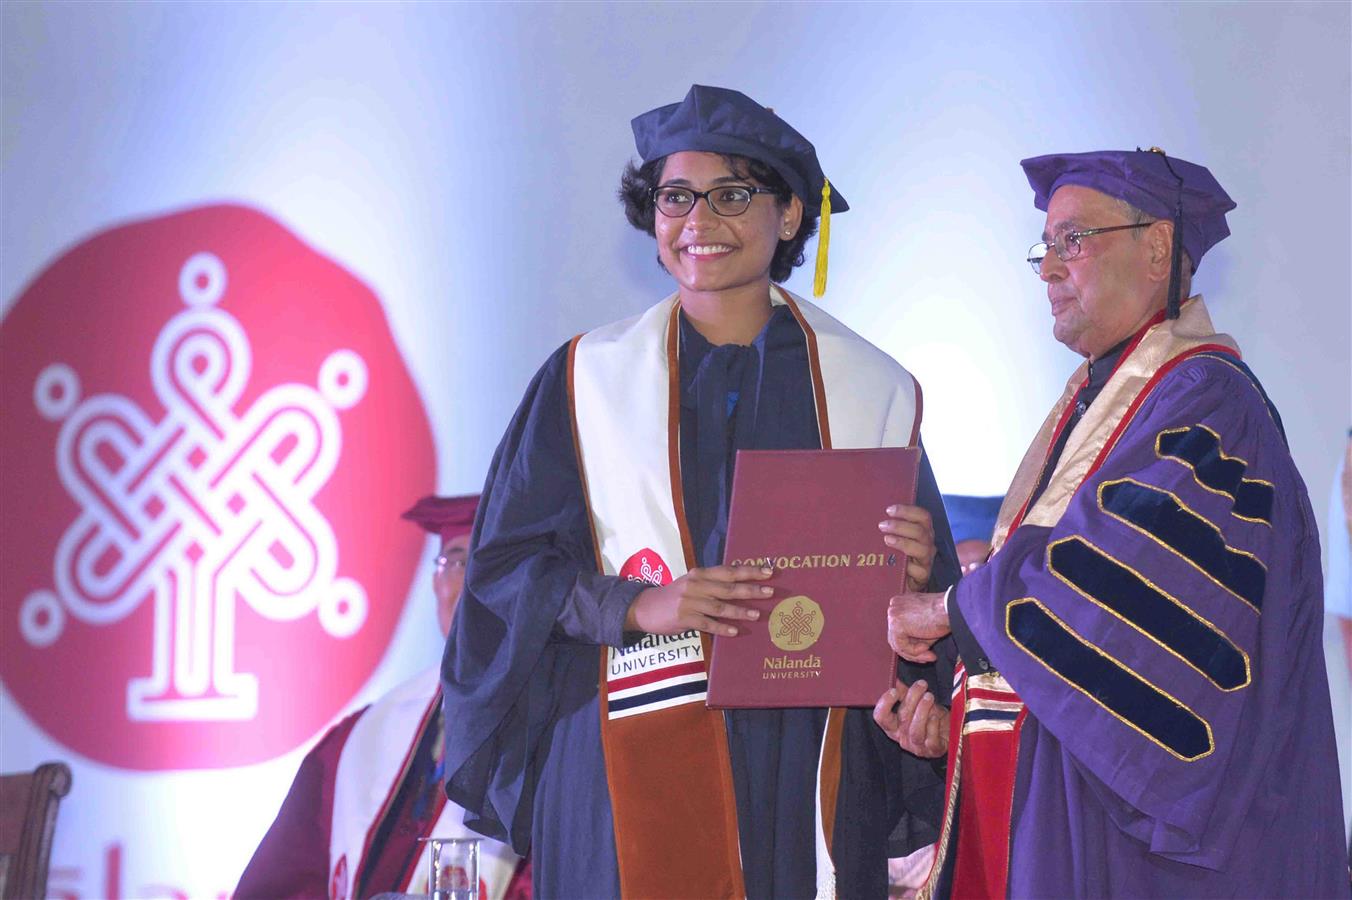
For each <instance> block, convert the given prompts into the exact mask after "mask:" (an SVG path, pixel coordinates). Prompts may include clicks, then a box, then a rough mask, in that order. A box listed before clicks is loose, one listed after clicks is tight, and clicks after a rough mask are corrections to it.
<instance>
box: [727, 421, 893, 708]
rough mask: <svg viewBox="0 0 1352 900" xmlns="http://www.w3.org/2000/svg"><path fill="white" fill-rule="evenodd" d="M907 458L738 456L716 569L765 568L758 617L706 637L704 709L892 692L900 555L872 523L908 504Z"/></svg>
mask: <svg viewBox="0 0 1352 900" xmlns="http://www.w3.org/2000/svg"><path fill="white" fill-rule="evenodd" d="M919 467H920V449H919V448H918V447H884V448H879V449H870V450H742V451H739V452H738V454H737V468H736V470H735V472H734V475H733V483H732V505H731V509H730V510H729V513H728V540H727V546H726V549H725V550H724V556H723V561H724V562H725V563H738V562H740V563H744V564H758V563H761V562H763V561H765V560H769V564H770V565H771V566H773V567H774V570H775V574H774V576H773V577H771V578H770V579H769V581H768V582H764V583H766V584H769V585H770V586H771V587H773V588H774V589H775V592H774V595H773V596H772V597H770V598H768V599H766V600H752V601H746V602H747V605H749V606H753V607H755V608H756V609H759V610H760V611H761V617H760V619H759V620H758V621H755V622H741V621H739V622H738V623H737V628H738V630H739V631H740V632H741V633H740V634H738V635H737V636H736V637H724V636H721V635H720V636H717V637H715V638H714V646H713V657H712V659H711V661H710V664H709V691H708V699H707V703H708V705H709V706H712V707H789V706H800V707H801V706H873V705H874V704H875V703H877V702H878V698H879V697H881V696H882V694H883V692H884V691H886V690H887V689H888V688H889V687H891V686H892V684H893V681H894V679H895V672H896V659H897V658H896V655H895V654H894V653H893V652H892V648H891V646H890V645H889V644H888V643H887V605H888V601H889V599H890V598H891V597H892V596H893V595H894V594H898V593H900V592H901V590H902V588H903V586H904V584H905V573H906V555H905V554H904V553H902V552H901V551H899V550H894V549H892V548H890V547H888V546H887V545H886V544H884V543H883V535H882V532H880V531H879V530H878V523H879V522H880V521H882V520H883V519H884V518H886V513H885V512H884V510H886V508H887V507H888V506H890V505H892V504H893V503H906V504H911V503H914V502H915V485H916V477H917V473H918V471H919Z"/></svg>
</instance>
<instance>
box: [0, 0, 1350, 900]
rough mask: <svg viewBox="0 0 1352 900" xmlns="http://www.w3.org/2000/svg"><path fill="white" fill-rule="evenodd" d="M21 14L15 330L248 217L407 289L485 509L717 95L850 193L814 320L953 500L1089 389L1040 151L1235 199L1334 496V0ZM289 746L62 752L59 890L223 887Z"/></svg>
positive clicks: (642, 292) (412, 331) (1346, 289)
mask: <svg viewBox="0 0 1352 900" xmlns="http://www.w3.org/2000/svg"><path fill="white" fill-rule="evenodd" d="M0 25H3V34H2V35H0V56H2V60H0V67H2V70H0V72H2V77H3V83H2V86H3V95H2V97H0V100H2V102H3V110H2V112H3V128H2V130H0V142H2V143H0V154H2V156H0V190H2V191H3V218H2V219H0V302H3V304H4V306H3V308H2V310H0V311H7V310H8V309H9V308H10V306H11V305H12V304H13V302H14V301H15V299H16V298H17V297H18V296H19V294H20V293H21V292H22V291H23V289H24V287H25V285H26V284H27V283H28V282H29V281H30V280H31V279H32V278H33V277H34V276H35V275H36V274H37V273H38V272H39V271H41V269H42V268H43V267H44V266H45V265H47V264H48V263H49V262H51V261H52V260H53V259H54V258H55V257H56V256H57V255H58V254H59V253H60V252H61V251H62V250H63V249H64V248H65V247H67V246H69V245H71V244H72V243H74V242H76V241H79V240H82V239H84V238H85V237H87V236H89V235H90V234H92V233H94V232H96V231H99V230H102V229H104V228H107V227H109V226H110V225H113V224H116V223H118V222H121V221H124V220H127V219H131V218H137V217H143V216H147V215H155V214H160V213H163V212H166V211H170V210H175V209H180V208H184V207H190V206H196V205H200V204H204V203H208V202H216V201H237V202H243V203H246V204H249V205H252V206H256V207H258V208H260V209H261V210H263V211H265V212H267V213H269V214H270V215H272V216H274V217H275V218H277V219H280V220H281V221H282V222H283V223H285V224H286V225H287V226H288V227H289V228H290V229H291V230H292V231H293V232H295V233H296V234H297V235H298V236H300V237H301V238H302V239H303V240H305V241H307V242H309V243H310V244H312V245H313V246H315V247H316V248H318V249H319V250H320V251H321V252H323V253H326V254H328V255H330V256H332V257H333V258H334V259H335V260H337V261H338V262H339V263H340V264H342V265H343V266H345V267H346V268H347V269H349V270H350V271H352V272H354V273H356V274H357V275H358V276H359V277H360V278H361V279H363V280H364V281H365V282H366V283H367V284H368V285H369V286H370V287H371V288H372V289H373V290H374V291H375V293H376V294H377V295H378V296H379V297H380V298H381V300H382V301H383V303H384V305H385V310H386V313H387V315H388V317H389V319H390V323H391V326H392V328H393V331H394V334H395V339H396V341H397V343H398V344H399V346H400V347H401V349H402V351H403V353H404V355H405V358H406V360H407V362H408V365H409V367H410V369H411V370H412V373H413V376H414V379H415V382H416V383H417V385H418V387H419V389H420V391H421V392H422V396H423V399H424V402H425V404H426V406H427V409H428V411H429V413H430V416H431V420H432V425H433V433H434V436H435V439H436V443H437V448H438V486H439V488H440V489H441V491H442V492H444V493H462V492H469V491H475V490H477V489H478V488H479V486H480V485H481V483H482V479H483V474H484V471H485V469H486V466H487V463H488V461H489V458H490V456H491V454H492V452H493V449H494V447H495V445H496V443H497V439H498V437H499V435H500V433H501V431H502V429H503V427H504V426H505V424H506V421H507V418H508V416H509V415H510V414H511V412H512V410H513V409H514V407H515V404H516V402H517V400H518V399H519V397H520V394H521V391H522V390H523V388H524V387H525V385H526V383H527V381H528V380H529V378H530V377H531V375H532V374H533V373H534V371H535V369H536V367H537V366H538V365H539V364H540V362H542V361H543V359H544V358H545V356H546V355H547V354H548V353H549V352H550V351H551V350H552V349H553V348H555V347H557V346H558V345H559V344H560V343H561V342H563V341H564V340H566V339H567V338H568V337H570V336H571V335H572V334H574V333H576V332H578V331H581V330H584V329H587V328H590V327H593V326H595V325H598V324H600V323H602V322H605V321H609V320H611V319H614V318H618V317H620V316H624V315H628V314H631V313H633V312H636V311H638V310H639V309H641V308H643V307H644V306H645V305H647V304H648V303H650V302H652V301H653V300H654V299H656V298H657V297H659V296H661V295H663V294H665V293H666V291H667V290H668V286H667V282H666V280H665V277H664V276H663V274H662V273H661V271H660V270H659V269H658V267H657V265H656V262H655V260H654V257H655V251H654V248H653V247H652V245H651V241H650V239H648V238H647V237H646V236H643V235H641V234H639V233H638V232H636V231H634V230H632V229H631V228H629V227H628V225H627V224H625V222H624V219H623V215H622V212H621V210H620V207H619V205H618V203H617V202H616V200H615V199H614V195H615V190H616V187H617V183H618V176H619V172H620V169H621V167H622V166H623V164H624V163H625V162H626V160H628V159H629V158H630V157H631V156H632V154H633V145H632V138H631V135H630V131H629V124H628V123H629V119H630V117H632V116H633V115H635V114H637V113H639V112H642V111H644V110H646V109H649V108H651V107H653V106H656V105H659V104H662V103H668V102H672V101H676V100H679V99H680V98H681V97H682V96H683V95H684V94H685V92H686V90H687V89H688V87H689V85H690V84H691V83H692V82H700V83H705V84H717V85H725V86H730V87H736V88H738V89H740V90H743V91H745V92H746V93H748V94H750V95H751V96H752V97H754V98H756V99H757V100H759V101H760V102H762V103H765V104H766V105H769V106H773V107H774V108H775V109H776V110H777V111H778V112H779V113H780V114H781V115H782V116H784V117H785V118H786V119H788V120H789V121H790V122H792V123H793V124H794V125H795V126H796V127H798V128H799V129H800V130H801V131H802V132H803V133H804V134H806V135H807V136H808V137H809V138H810V139H812V140H813V141H814V143H816V145H817V148H818V152H819V155H820V157H821V159H822V161H823V163H824V166H825V168H826V171H827V173H828V175H829V176H830V177H831V179H832V181H833V183H836V184H838V185H839V186H840V189H841V191H842V192H843V193H844V194H845V195H846V196H847V197H848V198H849V199H850V202H851V204H852V210H851V212H849V213H848V214H846V215H843V216H841V217H839V218H837V219H834V220H833V223H832V232H833V233H832V245H831V251H832V252H831V281H830V290H829V292H828V294H827V297H826V306H827V308H828V309H830V310H831V311H833V312H834V313H835V314H836V315H837V316H839V317H840V318H841V319H843V320H844V321H845V322H846V323H847V324H849V325H851V326H852V327H853V328H855V329H856V330H858V331H860V332H861V333H863V334H865V335H867V336H869V337H870V338H871V339H872V340H873V341H874V342H876V343H877V344H878V345H880V346H881V347H883V348H884V349H886V350H887V351H889V352H890V353H892V354H893V355H895V356H896V357H897V358H898V359H900V360H901V361H902V362H903V363H904V364H906V365H907V366H908V368H910V369H911V370H912V371H913V372H914V373H916V375H917V376H918V377H919V378H920V379H921V381H922V383H923V384H924V386H925V393H926V422H925V429H924V436H925V440H926V443H927V445H928V447H929V450H930V452H931V455H932V458H933V459H934V462H935V468H936V472H937V475H938V478H939V482H940V486H941V488H942V489H944V490H945V491H947V492H957V493H982V494H992V493H999V492H1001V491H1002V490H1003V489H1004V487H1005V485H1006V484H1007V482H1008V479H1009V477H1010V475H1011V474H1012V471H1013V468H1014V466H1015V464H1016V463H1017V461H1018V458H1019V456H1020V455H1021V452H1022V450H1023V448H1024V446H1025V445H1026V443H1027V441H1028V439H1029V438H1030V436H1031V434H1032V433H1033V431H1034V430H1035V428H1036V427H1037V425H1038V423H1039V422H1040V421H1041V417H1042V415H1043V414H1044V413H1045V410H1046V408H1047V407H1048V405H1049V404H1050V403H1051V401H1052V399H1053V398H1054V397H1055V396H1056V394H1057V393H1058V391H1059V388H1060V386H1061V384H1062V383H1063V381H1064V379H1065V377H1066V376H1067V374H1068V373H1069V371H1070V370H1071V369H1072V368H1073V366H1074V365H1075V363H1076V360H1075V358H1074V357H1073V356H1072V355H1071V354H1070V353H1069V352H1068V351H1066V350H1064V349H1063V348H1061V347H1060V346H1059V345H1057V344H1056V343H1055V342H1054V341H1053V340H1052V339H1051V336H1050V327H1049V326H1050V317H1049V314H1048V309H1047V303H1046V298H1045V294H1044V292H1043V290H1042V289H1041V286H1040V284H1039V283H1038V281H1037V280H1036V278H1035V277H1034V276H1033V274H1032V273H1031V272H1030V271H1029V269H1028V266H1027V265H1026V263H1025V262H1024V256H1025V251H1026V249H1027V247H1028V246H1029V245H1030V244H1031V243H1033V241H1034V240H1035V239H1036V238H1037V236H1038V234H1039V232H1040V231H1041V228H1042V219H1041V215H1040V214H1039V213H1038V212H1037V211H1036V210H1034V209H1033V207H1032V203H1031V192H1030V191H1029V190H1028V188H1027V184H1026V182H1025V181H1024V178H1023V175H1022V172H1021V171H1020V170H1019V168H1018V160H1019V159H1020V158H1023V157H1026V156H1032V155H1037V154H1041V153H1047V152H1053V151H1082V150H1091V149H1102V148H1129V147H1134V146H1137V145H1139V146H1142V147H1149V146H1151V145H1158V146H1161V147H1163V148H1164V149H1166V150H1167V151H1169V153H1170V154H1172V155H1177V156H1180V157H1183V158H1186V159H1189V160H1192V161H1195V162H1200V163H1203V164H1206V165H1208V166H1209V167H1210V168H1211V169H1212V171H1213V172H1214V174H1215V175H1216V177H1217V178H1218V179H1219V181H1220V182H1221V184H1222V185H1224V186H1225V188H1226V189H1227V191H1228V192H1229V193H1230V194H1231V196H1233V197H1234V198H1235V200H1236V201H1237V202H1238V204H1239V208H1238V209H1237V210H1236V211H1235V212H1234V213H1233V214H1231V217H1230V221H1231V228H1232V230H1233V235H1232V237H1231V238H1230V239H1229V240H1227V241H1225V242H1224V243H1222V244H1220V245H1219V246H1218V247H1217V248H1216V249H1214V250H1212V251H1211V252H1210V253H1209V254H1208V255H1207V257H1206V259H1205V260H1204V262H1203V264H1202V267H1201V269H1200V271H1199V273H1198V276H1197V278H1196V280H1195V282H1194V287H1195V289H1197V290H1200V291H1201V292H1202V293H1204V294H1205V295H1206V296H1207V297H1208V302H1209V304H1210V306H1211V308H1212V312H1213V315H1214V317H1215V318H1216V320H1217V322H1218V325H1219V327H1220V328H1221V330H1223V331H1227V332H1230V333H1232V334H1233V335H1235V336H1236V337H1237V338H1238V340H1239V342H1240V344H1241V346H1242V347H1243V348H1244V349H1245V355H1246V357H1247V359H1248V360H1249V362H1250V363H1251V364H1252V365H1253V367H1254V368H1255V370H1256V371H1257V372H1258V373H1259V375H1260V377H1261V378H1262V379H1263V381H1264V384H1265V386H1266V388H1267V390H1268V392H1269V393H1270V394H1271V395H1272V397H1273V399H1274V400H1275V402H1276V403H1277V405H1278V406H1279V407H1280V409H1281V411H1282V414H1283V416H1284V418H1285V421H1286V425H1287V429H1288V433H1289V435H1290V438H1291V443H1292V446H1293V450H1294V452H1295V456H1296V460H1297V462H1298V464H1299V465H1300V468H1301V471H1302V472H1303V473H1304V475H1305V478H1306V480H1307V483H1308V484H1309V486H1310V489H1311V494H1312V496H1313V497H1314V498H1315V507H1316V509H1323V507H1324V498H1326V497H1327V495H1328V491H1329V488H1330V483H1331V476H1332V472H1333V467H1334V464H1335V461H1336V458H1337V454H1338V452H1339V450H1340V448H1341V447H1342V445H1343V444H1342V442H1343V440H1344V435H1345V434H1346V429H1347V426H1348V424H1349V421H1350V420H1352V370H1350V369H1349V357H1348V346H1349V339H1350V338H1352V306H1350V304H1349V297H1352V266H1350V264H1349V247H1352V200H1350V197H1352V176H1350V170H1352V154H1350V151H1349V148H1350V147H1352V131H1350V129H1349V123H1350V120H1352V114H1350V112H1349V110H1350V108H1352V63H1350V56H1352V53H1350V52H1349V47H1352V7H1350V6H1349V5H1348V4H1346V3H1261V2H1246V3H1233V4H1227V3H1187V4H1163V3H1153V4H1132V3H1121V4H1117V3H1083V4H1075V3H1068V4H1061V3H1053V4H1036V3H992V4H959V3H953V4H892V5H883V4H810V3H801V4H770V3H736V4H720V3H705V4H689V5H686V4H638V3H620V4H601V3H560V4H533V3H523V4H510V5H508V4H502V5H498V4H482V5H481V4H450V3H446V4H440V3H407V4H375V3H371V4H363V3H344V4H338V3H327V4H306V3H286V4H282V3H266V4H264V3H253V4H225V3H194V4H164V3H157V4H152V3H135V4H131V3H116V2H112V3H75V2H66V3H49V4H39V3H21V2H9V3H6V4H5V5H4V7H3V9H2V10H0ZM809 249H811V248H809ZM808 269H809V271H807V272H804V273H800V274H797V275H795V276H794V278H793V280H792V281H791V282H790V287H791V288H793V289H795V290H798V291H799V292H800V293H807V292H808V291H809V290H810V277H811V274H810V266H809V267H808ZM0 364H3V361H0ZM411 499H413V498H410V500H411ZM3 516H4V518H3V521H4V523H5V524H4V526H3V527H4V528H5V529H12V528H17V527H21V516H16V515H15V514H14V513H13V511H5V512H4V514H3ZM430 557H431V549H430V547H429V549H428V553H427V558H426V559H425V562H430ZM423 583H424V582H423V581H422V580H420V581H419V582H418V585H419V586H420V587H421V586H422V585H423ZM431 616H432V610H431V599H430V597H429V596H428V595H427V594H426V592H424V591H422V590H415V591H414V592H413V593H412V595H411V596H410V598H409V603H408V607H407V609H406V612H405V616H404V620H403V621H402V623H401V625H400V629H399V631H398V632H397V633H396V636H395V639H394V641H393V642H392V644H391V647H390V651H389V653H388V654H387V656H386V658H385V661H384V662H383V663H382V665H381V668H380V669H379V670H377V672H376V673H375V674H374V676H373V677H372V678H371V679H370V681H369V683H368V684H367V687H366V688H365V689H364V690H363V691H362V693H361V695H359V696H358V697H356V698H354V700H353V705H356V704H357V703H360V702H365V701H366V700H369V699H370V697H372V696H375V695H376V694H378V693H380V692H381V691H383V690H384V689H386V688H388V687H389V686H391V685H392V684H394V683H395V682H396V681H398V680H399V679H401V678H402V677H403V676H405V675H406V674H408V673H410V672H412V671H414V670H416V669H418V668H421V667H422V666H424V665H426V664H428V663H430V662H432V661H434V660H435V659H436V657H437V654H438V652H439V646H438V641H437V640H436V637H435V635H434V634H432V633H431V632H432V630H431V629H430V628H428V627H427V626H428V625H429V624H430V622H431ZM10 627H13V625H12V623H9V622H4V623H0V628H10ZM1340 715H1343V716H1345V715H1346V711H1345V708H1344V710H1343V711H1342V712H1340ZM0 717H2V718H0V724H2V725H3V735H0V757H2V759H0V767H3V769H5V770H13V769H20V768H26V767H31V766H32V765H33V764H34V763H36V762H38V761H41V760H42V759H45V758H51V757H63V758H67V759H71V758H72V754H71V753H70V751H68V750H67V749H65V748H63V747H61V746H60V745H59V744H56V743H55V742H54V741H52V740H50V739H49V738H48V737H47V736H46V735H44V734H43V733H42V732H41V731H40V730H38V729H37V728H36V727H35V726H34V725H33V724H32V723H31V722H29V721H28V720H27V719H26V718H25V717H24V715H23V713H22V712H21V711H20V710H19V709H18V708H17V706H16V705H15V704H14V703H13V701H12V699H11V697H10V695H9V694H8V692H5V691H0ZM300 752H301V750H300V749H297V750H296V751H293V752H292V753H290V754H288V755H286V756H284V757H282V758H280V759H278V760H275V761H273V762H271V763H268V764H264V765H259V766H254V767H250V768H248V769H234V770H224V771H216V772H179V773H171V774H164V775H151V774H143V773H142V774H135V775H130V774H127V773H124V772H120V771H117V770H115V769H111V768H107V767H103V766H99V765H96V764H94V763H90V762H87V761H83V760H81V759H80V758H78V757H75V758H74V760H73V761H74V765H75V769H76V772H75V788H74V792H73V793H72V795H71V797H70V799H69V802H68V804H67V806H66V807H65V808H64V809H63V812H62V818H61V827H60V829H59V838H58V844H57V849H56V857H55V863H54V864H57V865H65V866H66V867H68V868H72V867H73V868H78V869H79V870H80V874H79V876H78V878H76V879H75V881H76V882H78V883H75V884H74V887H73V888H72V889H73V890H75V891H78V892H80V893H82V895H84V896H96V895H100V894H101V893H104V892H105V885H106V884H107V881H106V876H107V860H106V855H107V848H108V847H109V846H110V844H112V843H115V842H121V843H119V844H118V846H119V847H124V851H122V850H120V851H119V852H125V857H124V858H122V859H121V861H120V867H121V876H120V877H121V881H120V885H121V890H122V891H123V892H124V894H125V895H128V896H135V895H138V891H140V892H148V893H156V892H157V890H158V889H155V888H152V887H147V886H153V885H176V886H181V887H182V888H183V889H184V890H186V891H188V892H189V893H192V894H194V895H201V896H209V895H215V894H217V893H219V892H223V891H228V890H229V889H230V888H231V887H232V886H233V883H234V878H235V877H236V876H237V874H238V872H239V870H240V868H241V867H242V866H243V864H244V862H245V861H246V860H247V858H248V855H249V853H250V852H251V850H252V847H253V846H254V844H255V843H256V842H257V840H258V838H259V836H260V835H261V834H262V832H263V830H264V829H265V828H266V826H267V824H268V823H269V822H270V821H271V818H272V816H273V814H274V813H275V810H276V804H277V802H279V800H280V798H281V796H282V793H283V792H284V791H285V788H286V785H287V784H288V783H289V781H290V777H291V774H292V772H293V771H294V768H295V765H296V763H297V761H298V759H299V755H300ZM241 796H245V797H247V798H248V799H247V802H241V800H240V797H241ZM165 822H174V823H176V824H177V829H176V831H175V833H174V834H172V835H168V834H164V830H163V829H162V828H161V827H160V826H162V825H163V824H164V823H165ZM152 835H154V837H153V838H152Z"/></svg>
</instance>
